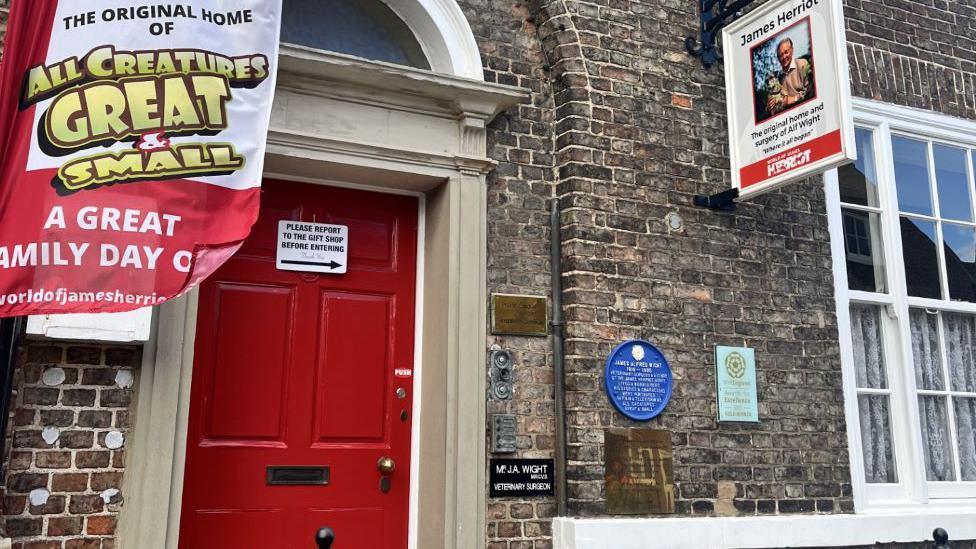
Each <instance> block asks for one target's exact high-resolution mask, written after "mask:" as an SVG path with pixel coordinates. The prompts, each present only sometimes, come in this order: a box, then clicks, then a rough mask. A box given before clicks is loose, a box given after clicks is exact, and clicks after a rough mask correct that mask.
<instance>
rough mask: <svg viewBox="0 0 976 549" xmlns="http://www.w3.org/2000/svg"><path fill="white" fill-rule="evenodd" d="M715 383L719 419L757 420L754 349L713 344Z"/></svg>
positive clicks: (753, 421) (755, 421)
mask: <svg viewBox="0 0 976 549" xmlns="http://www.w3.org/2000/svg"><path fill="white" fill-rule="evenodd" d="M715 384H716V386H717V387H716V397H717V398H718V420H719V421H723V422H725V421H736V422H749V423H757V422H758V421H759V399H758V398H757V396H756V351H755V349H750V348H749V347H725V346H722V345H718V346H716V347H715Z"/></svg>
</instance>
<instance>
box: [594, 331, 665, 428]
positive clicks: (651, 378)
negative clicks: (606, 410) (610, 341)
mask: <svg viewBox="0 0 976 549" xmlns="http://www.w3.org/2000/svg"><path fill="white" fill-rule="evenodd" d="M604 377H605V380H606V386H607V396H608V397H609V398H610V402H612V403H613V405H614V407H616V408H617V410H619V411H620V413H621V414H623V415H625V416H627V417H628V418H630V419H633V420H636V421H647V420H649V419H651V418H653V417H655V416H657V415H658V414H660V413H661V412H663V411H664V407H665V406H667V405H668V400H670V399H671V389H672V385H673V380H672V377H671V367H670V366H668V361H667V360H666V359H665V358H664V355H663V354H661V351H659V350H658V349H657V347H655V346H653V345H651V344H650V343H648V342H646V341H640V340H631V341H625V342H623V343H621V344H620V345H618V346H617V348H616V349H614V350H613V352H612V353H610V357H609V358H608V359H607V365H606V370H605V372H604Z"/></svg>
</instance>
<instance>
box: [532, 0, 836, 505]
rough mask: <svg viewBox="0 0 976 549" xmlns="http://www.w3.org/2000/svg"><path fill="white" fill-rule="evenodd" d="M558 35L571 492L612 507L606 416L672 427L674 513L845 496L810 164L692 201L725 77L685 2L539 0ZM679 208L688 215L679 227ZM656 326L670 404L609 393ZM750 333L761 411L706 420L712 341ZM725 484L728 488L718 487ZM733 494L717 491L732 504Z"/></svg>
mask: <svg viewBox="0 0 976 549" xmlns="http://www.w3.org/2000/svg"><path fill="white" fill-rule="evenodd" d="M541 13H542V16H543V17H544V18H545V20H546V22H545V23H544V24H543V26H542V30H543V36H544V43H545V44H546V46H547V48H548V49H550V51H552V52H553V55H554V57H555V58H556V60H555V61H554V63H553V68H554V70H553V78H554V80H555V81H556V82H558V83H559V84H560V86H559V88H560V89H558V90H557V92H556V94H555V96H556V101H557V105H556V112H557V113H561V114H563V115H564V116H562V117H559V116H558V114H557V119H556V122H555V123H556V127H557V136H556V142H557V146H558V148H557V151H556V165H557V169H558V172H559V179H558V181H557V190H556V192H557V194H558V196H559V199H560V201H561V204H562V207H563V241H564V250H565V257H564V261H565V265H564V271H565V272H566V273H567V274H566V276H565V288H564V301H565V305H566V310H565V314H566V317H567V321H568V324H567V341H566V352H567V356H568V360H567V372H568V379H567V385H568V387H567V408H568V412H569V415H568V429H569V434H568V439H569V444H570V448H569V459H570V467H569V473H568V478H569V483H570V488H569V497H570V511H571V513H574V514H579V515H585V516H594V515H603V514H605V512H606V511H605V500H604V498H605V491H604V483H603V429H604V428H606V427H637V426H641V427H654V428H660V429H666V430H669V431H671V432H672V441H673V444H674V450H675V454H674V455H675V467H674V476H675V485H676V489H677V494H676V511H677V513H679V514H691V515H712V514H716V513H719V512H721V513H723V514H727V513H732V514H735V513H738V514H756V513H758V514H776V513H791V512H825V513H836V512H843V511H850V510H851V509H852V503H851V499H850V483H849V471H848V466H847V462H848V460H847V451H846V432H845V424H844V415H843V397H842V392H841V381H840V380H841V378H840V366H839V360H838V349H837V344H836V340H837V335H836V333H837V332H836V326H835V320H834V315H833V309H834V305H833V299H832V296H831V288H832V278H831V273H830V268H831V261H830V250H829V240H828V237H827V230H826V216H825V215H824V213H823V212H824V203H823V195H822V191H821V190H820V188H819V187H818V184H817V182H810V183H806V184H801V185H798V186H794V187H792V188H791V189H790V190H789V191H787V192H783V193H776V194H772V195H769V196H765V197H763V198H761V199H758V200H755V201H753V202H751V203H748V204H743V205H742V206H740V207H739V210H738V212H737V213H736V215H734V216H729V215H721V214H716V213H713V212H708V211H701V210H699V209H696V208H693V207H691V206H690V204H691V202H692V197H693V195H694V194H698V193H700V194H710V193H714V192H717V191H719V190H721V189H724V188H727V187H728V184H729V183H728V174H727V169H726V166H727V164H728V159H727V157H726V129H725V114H724V112H725V106H724V91H723V89H722V86H723V77H722V73H721V71H720V70H711V71H706V70H703V69H702V67H701V64H700V63H699V62H698V61H697V60H696V59H694V58H691V57H689V56H688V55H686V54H685V53H684V51H683V49H682V47H681V42H680V40H681V39H683V37H684V36H686V35H691V34H693V32H694V30H695V24H696V22H697V15H696V14H697V7H696V5H695V4H694V3H692V2H656V3H614V2H609V3H599V4H594V3H582V2H572V1H565V2H564V1H562V0H559V1H550V2H545V3H543V4H542V6H541ZM669 213H676V214H678V215H680V216H681V217H682V218H683V220H684V228H683V229H682V230H679V231H671V230H669V229H668V227H667V226H666V223H665V216H666V215H667V214H669ZM630 338H641V339H647V340H649V341H651V342H653V343H654V344H656V345H657V346H659V347H660V348H661V349H662V351H663V352H664V353H665V355H666V356H667V357H668V359H669V360H670V362H671V365H672V368H673V370H674V372H675V374H676V377H677V381H676V383H675V392H674V396H673V397H672V401H671V404H670V405H669V406H668V408H667V409H666V411H665V412H664V414H662V416H660V417H659V418H658V419H655V420H654V421H652V422H649V423H640V424H638V423H634V422H630V421H628V420H626V419H625V418H623V416H621V415H620V414H618V413H616V412H614V411H612V408H611V407H610V405H609V402H608V400H607V398H606V396H605V393H604V390H603V388H602V386H601V379H602V372H603V361H604V360H605V358H606V356H607V355H608V354H609V353H610V351H611V350H612V348H613V347H614V346H615V345H616V344H617V343H619V342H620V341H622V340H625V339H630ZM718 344H735V345H743V344H745V345H748V346H750V347H754V348H755V349H756V352H757V357H758V361H759V372H758V383H759V387H760V395H759V397H760V402H761V407H760V413H761V416H762V418H763V421H762V422H761V423H760V424H758V425H754V426H745V425H728V424H726V425H718V424H717V423H716V421H715V403H714V400H715V399H714V383H715V381H714V378H713V375H714V373H713V360H714V359H713V352H714V351H713V349H714V346H715V345H718ZM720 494H721V495H720ZM723 504H724V505H723Z"/></svg>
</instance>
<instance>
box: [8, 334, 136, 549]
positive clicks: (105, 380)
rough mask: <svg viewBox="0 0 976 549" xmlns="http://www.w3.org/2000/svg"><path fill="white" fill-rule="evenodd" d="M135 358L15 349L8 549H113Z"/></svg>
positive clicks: (121, 350)
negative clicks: (17, 353) (10, 546)
mask: <svg viewBox="0 0 976 549" xmlns="http://www.w3.org/2000/svg"><path fill="white" fill-rule="evenodd" d="M140 357H141V350H140V348H138V347H103V346H82V345H60V344H52V343H48V342H39V341H30V342H28V343H27V344H26V345H25V346H24V348H23V349H22V351H21V353H20V357H19V360H18V364H19V365H20V367H19V368H18V370H17V373H16V379H15V384H14V386H15V387H16V388H17V392H16V395H15V400H14V405H13V413H12V423H13V424H12V428H11V432H12V440H9V439H8V444H10V452H9V461H8V462H7V463H8V469H7V473H6V476H5V483H4V494H3V496H4V497H3V514H4V516H5V521H4V530H5V534H6V535H7V536H9V537H11V538H13V539H14V540H15V543H14V548H15V549H17V548H22V549H61V548H64V549H96V548H103V549H109V548H111V547H114V534H115V526H116V517H117V514H118V511H119V509H120V507H121V503H122V498H123V496H122V494H121V492H120V490H121V487H122V473H123V470H124V467H125V442H126V436H127V434H128V430H129V426H130V412H131V409H130V408H131V407H130V404H131V402H132V397H133V390H132V387H133V384H134V382H135V380H134V368H135V367H137V366H138V364H139V360H140Z"/></svg>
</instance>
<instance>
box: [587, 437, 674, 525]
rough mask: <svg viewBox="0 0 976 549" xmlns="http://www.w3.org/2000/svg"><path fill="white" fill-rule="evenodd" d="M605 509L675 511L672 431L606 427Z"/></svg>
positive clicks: (618, 512)
mask: <svg viewBox="0 0 976 549" xmlns="http://www.w3.org/2000/svg"><path fill="white" fill-rule="evenodd" d="M603 436H604V455H605V456H606V463H605V467H606V473H605V479H606V483H607V513H610V514H615V515H648V514H655V513H673V512H674V476H673V475H674V473H673V466H674V461H673V457H672V450H671V433H670V432H669V431H658V430H653V429H605V430H604V431H603Z"/></svg>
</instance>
